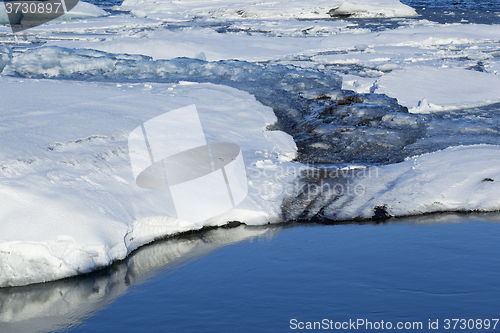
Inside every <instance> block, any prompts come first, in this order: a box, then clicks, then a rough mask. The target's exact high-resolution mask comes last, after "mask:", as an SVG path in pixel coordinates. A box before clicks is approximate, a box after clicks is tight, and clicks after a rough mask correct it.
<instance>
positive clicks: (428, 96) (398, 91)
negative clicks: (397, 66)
mask: <svg viewBox="0 0 500 333" xmlns="http://www.w3.org/2000/svg"><path fill="white" fill-rule="evenodd" d="M377 87H378V88H377V89H376V91H375V92H376V93H381V94H386V95H388V96H390V97H394V98H397V100H398V101H399V103H400V104H401V105H404V106H406V107H408V108H409V109H410V112H413V113H427V112H433V111H444V110H456V109H462V108H468V107H476V106H483V105H488V104H493V103H497V102H499V101H500V95H499V91H500V90H499V87H500V77H499V76H498V75H494V74H490V73H484V72H478V71H474V70H466V69H460V68H436V67H426V66H418V67H411V68H406V69H404V70H398V71H393V72H391V73H389V74H387V75H385V76H383V77H381V78H380V79H379V80H378V82H377Z"/></svg>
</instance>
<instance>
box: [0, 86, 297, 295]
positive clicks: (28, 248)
mask: <svg viewBox="0 0 500 333" xmlns="http://www.w3.org/2000/svg"><path fill="white" fill-rule="evenodd" d="M0 84H1V91H2V95H3V97H2V106H3V110H4V111H3V112H2V124H3V125H2V132H3V134H2V136H1V137H0V141H1V143H2V147H4V148H3V149H2V155H1V160H2V162H0V164H1V166H2V171H1V172H2V184H1V187H0V196H1V198H2V202H4V203H5V204H6V206H5V207H8V208H6V209H2V211H1V212H0V219H1V220H2V221H8V223H2V224H1V225H0V235H1V236H0V286H2V287H5V286H12V285H25V284H30V283H36V282H43V281H49V280H55V279H60V278H63V277H67V276H72V275H76V274H81V273H86V272H89V271H91V270H95V269H97V268H99V267H104V266H107V265H109V264H110V263H112V262H113V261H115V260H119V259H123V258H125V257H126V256H127V255H128V254H129V253H130V252H131V251H133V250H134V249H136V248H137V247H138V246H140V245H143V244H145V243H148V242H150V241H152V240H154V239H156V238H158V237H163V236H166V235H172V234H175V233H179V232H183V231H188V230H193V229H199V228H200V227H201V226H200V225H197V224H194V223H189V222H186V221H180V220H177V219H174V218H168V217H165V215H164V214H163V213H164V211H163V207H164V206H165V204H164V203H162V201H161V199H162V198H161V196H159V195H158V194H157V193H156V192H154V191H153V192H154V193H151V191H146V190H143V189H140V188H138V187H136V186H133V184H134V179H133V174H132V171H131V166H130V161H129V157H128V156H129V155H128V149H127V137H128V134H129V132H130V131H132V130H133V129H134V128H135V127H137V126H138V125H140V124H141V122H143V121H146V120H148V119H149V118H153V117H154V116H155V115H159V114H162V113H165V112H168V111H170V110H172V109H176V108H179V107H182V106H184V105H190V104H196V105H197V106H198V110H199V113H200V118H201V121H202V123H203V124H204V129H205V130H206V131H207V133H206V136H207V140H209V141H233V142H236V143H237V144H238V145H239V146H240V147H241V148H242V151H243V154H244V156H245V157H246V161H245V163H246V165H247V168H248V169H247V173H249V174H250V173H252V172H254V173H255V172H258V170H259V168H258V167H257V166H256V162H257V161H258V160H261V159H262V160H264V159H274V160H276V161H282V162H274V163H275V164H276V163H277V164H280V163H284V164H286V163H291V162H290V161H291V159H292V158H293V157H294V156H295V150H296V148H295V144H294V142H293V140H292V139H291V137H290V136H288V135H286V134H284V133H279V132H266V131H265V127H266V126H267V125H269V124H272V123H274V122H275V121H276V118H275V115H274V114H273V112H272V110H270V109H269V108H267V107H264V106H262V105H261V104H259V103H258V102H256V101H255V99H254V98H253V97H252V96H251V95H249V94H248V93H244V92H240V91H238V90H235V89H232V88H228V87H224V86H216V85H211V84H195V85H192V84H189V85H184V84H182V85H162V84H147V85H144V84H140V85H127V86H121V87H117V86H116V85H110V84H106V85H98V84H83V83H80V84H79V83H69V82H64V83H61V82H55V81H23V80H19V79H8V78H2V79H1V83H0ZM19 92H21V93H22V94H26V96H30V98H29V99H28V100H27V101H26V103H23V104H20V103H19V100H18V93H19ZM75 100H78V101H82V102H81V103H76V104H75V103H74V101H75ZM83 101H85V102H83ZM222 120H224V121H222ZM242 124H245V125H244V126H242ZM255 168H256V169H255ZM272 181H273V178H272V177H271V178H269V177H267V178H266V177H259V178H258V179H253V180H252V190H251V191H250V193H249V197H248V198H247V199H246V200H245V201H244V202H243V203H242V204H241V205H239V206H238V210H237V211H234V212H227V213H226V214H225V215H224V214H223V215H222V216H219V217H214V218H212V219H211V220H209V221H207V223H206V224H207V225H220V224H225V223H227V221H228V219H229V220H232V219H233V218H237V219H238V220H239V221H242V222H247V223H248V224H255V223H258V224H263V223H267V222H268V221H276V220H277V219H278V218H279V209H280V197H279V196H278V195H277V196H276V197H275V198H270V197H267V198H266V199H263V198H262V197H261V196H260V194H259V191H258V189H259V187H260V185H259V184H261V183H263V182H272ZM281 197H282V196H281ZM281 200H282V199H281Z"/></svg>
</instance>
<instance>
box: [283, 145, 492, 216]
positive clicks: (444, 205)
mask: <svg viewBox="0 0 500 333" xmlns="http://www.w3.org/2000/svg"><path fill="white" fill-rule="evenodd" d="M499 179H500V146H497V145H472V146H457V147H450V148H447V149H444V150H440V151H436V152H433V153H428V154H423V155H419V156H415V157H411V158H407V159H406V160H405V161H403V162H400V163H396V164H391V165H384V166H381V167H375V166H372V167H367V168H363V167H360V166H358V167H355V168H352V169H342V170H334V169H325V170H323V171H315V172H309V173H304V174H303V176H302V177H301V178H298V179H297V183H296V185H295V189H296V190H297V191H296V192H294V193H293V194H292V195H291V196H290V197H288V198H287V199H286V200H285V201H284V204H283V211H284V215H285V216H286V217H287V218H288V219H290V220H297V219H298V220H300V219H310V218H314V217H319V218H327V219H329V220H337V221H348V220H360V219H361V220H365V219H383V218H388V217H402V216H409V215H421V214H426V213H435V212H446V211H463V212H469V211H498V210H500V181H499Z"/></svg>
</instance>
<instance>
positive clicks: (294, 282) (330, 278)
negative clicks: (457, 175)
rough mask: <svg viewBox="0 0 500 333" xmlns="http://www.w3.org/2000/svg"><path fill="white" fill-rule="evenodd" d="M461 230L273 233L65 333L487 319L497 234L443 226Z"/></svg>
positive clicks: (492, 305) (407, 223)
mask: <svg viewBox="0 0 500 333" xmlns="http://www.w3.org/2000/svg"><path fill="white" fill-rule="evenodd" d="M465 219H467V218H465ZM479 219H481V218H479ZM483 219H484V218H483ZM493 219H495V218H493ZM460 220H464V217H453V216H448V222H450V223H447V224H432V223H433V222H432V221H431V222H429V223H430V224H426V222H425V221H424V219H413V220H402V221H397V222H394V223H390V224H381V225H338V226H322V225H311V226H308V225H297V226H290V227H282V228H279V229H278V231H277V235H276V236H275V237H274V238H272V239H265V240H257V241H254V242H241V243H238V244H236V245H231V246H227V247H225V248H222V249H220V250H218V251H216V252H215V253H212V254H210V255H207V256H205V257H202V258H199V259H197V260H195V261H193V262H191V263H189V264H188V265H184V266H180V267H176V268H174V269H170V270H165V271H161V272H159V274H158V275H156V276H155V277H153V278H151V279H149V280H148V281H147V282H145V283H144V284H142V285H140V286H137V287H131V288H130V292H129V293H128V294H126V295H125V296H123V297H122V298H120V299H119V300H118V301H117V302H115V303H113V304H111V305H110V306H109V307H108V308H107V309H105V310H103V311H101V312H100V313H99V314H97V315H96V316H94V317H92V318H90V319H88V320H87V321H86V323H85V324H82V325H80V326H78V327H77V328H76V329H75V330H74V332H110V331H111V330H113V331H123V332H143V331H145V329H147V331H150V332H165V331H173V332H287V331H290V320H291V319H297V320H298V321H302V322H307V321H322V320H323V319H329V320H333V321H334V322H336V321H340V322H345V321H349V319H351V320H357V319H365V320H366V319H367V320H369V321H371V322H380V321H381V320H384V321H385V322H387V321H390V322H393V323H394V325H396V323H397V322H412V323H413V322H422V323H424V325H425V326H424V327H425V328H427V325H428V321H429V319H431V320H432V321H435V320H436V319H438V320H439V322H440V323H441V327H444V326H443V325H444V320H445V319H446V318H465V319H470V318H473V319H486V318H490V319H492V318H498V317H499V310H500V304H499V302H498V301H499V300H500V299H499V297H500V285H499V284H498V281H500V270H499V269H498V267H500V257H499V256H498V253H499V252H500V243H499V242H498V237H499V236H500V224H499V223H488V222H470V221H469V222H468V223H465V222H464V223H453V222H459V221H460ZM470 220H474V218H472V219H470ZM486 220H488V219H486ZM153 295H154V296H153ZM497 329H498V330H500V324H499V325H498V326H497ZM441 331H442V330H441Z"/></svg>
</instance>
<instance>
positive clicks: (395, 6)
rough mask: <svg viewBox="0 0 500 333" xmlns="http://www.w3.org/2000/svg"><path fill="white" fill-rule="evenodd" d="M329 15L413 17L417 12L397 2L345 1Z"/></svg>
mask: <svg viewBox="0 0 500 333" xmlns="http://www.w3.org/2000/svg"><path fill="white" fill-rule="evenodd" d="M329 14H330V15H331V16H332V17H353V18H354V17H356V18H368V17H415V16H418V14H417V12H416V11H415V10H414V9H413V8H411V7H410V6H407V5H404V4H402V3H401V2H399V1H398V0H376V1H366V0H346V1H344V2H342V4H341V5H340V6H339V7H338V8H335V9H332V10H331V11H330V12H329Z"/></svg>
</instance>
